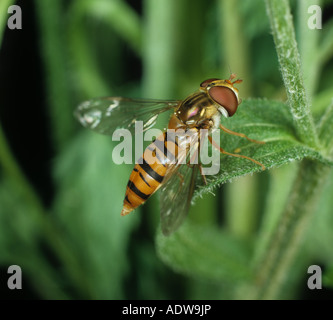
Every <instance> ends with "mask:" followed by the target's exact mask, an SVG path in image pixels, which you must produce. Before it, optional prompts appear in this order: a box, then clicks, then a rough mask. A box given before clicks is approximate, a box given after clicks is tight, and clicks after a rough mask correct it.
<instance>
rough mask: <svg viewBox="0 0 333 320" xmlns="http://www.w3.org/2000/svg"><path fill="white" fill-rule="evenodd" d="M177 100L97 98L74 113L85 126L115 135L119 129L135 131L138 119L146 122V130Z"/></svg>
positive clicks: (175, 104) (79, 107)
mask: <svg viewBox="0 0 333 320" xmlns="http://www.w3.org/2000/svg"><path fill="white" fill-rule="evenodd" d="M178 103H179V101H177V100H165V101H164V100H141V99H128V98H122V97H108V98H96V99H91V100H87V101H85V102H83V103H81V104H80V105H79V106H78V108H77V109H76V111H75V113H74V114H75V116H76V118H77V119H78V120H79V122H80V123H81V124H82V125H83V126H84V127H87V128H90V129H92V130H94V131H96V132H99V133H102V134H106V135H112V133H113V132H114V130H115V129H117V128H126V129H129V130H133V131H134V128H135V121H143V130H147V129H148V128H150V127H151V126H153V125H154V124H155V122H156V120H157V118H158V116H159V115H160V114H161V113H163V112H165V111H168V110H171V109H172V108H175V107H176V106H177V105H178Z"/></svg>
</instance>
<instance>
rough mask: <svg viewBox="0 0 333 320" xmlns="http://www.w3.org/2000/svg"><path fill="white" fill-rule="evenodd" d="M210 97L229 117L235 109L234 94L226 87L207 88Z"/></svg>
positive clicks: (235, 98)
mask: <svg viewBox="0 0 333 320" xmlns="http://www.w3.org/2000/svg"><path fill="white" fill-rule="evenodd" d="M209 95H210V97H211V98H212V99H213V100H214V101H215V102H216V103H218V104H219V105H220V106H222V107H224V109H226V110H227V112H228V114H229V117H231V116H232V115H234V113H235V112H236V111H237V107H238V100H237V96H236V94H235V93H234V92H233V91H232V90H231V89H229V88H227V87H212V88H210V89H209Z"/></svg>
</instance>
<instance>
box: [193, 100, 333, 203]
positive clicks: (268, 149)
mask: <svg viewBox="0 0 333 320" xmlns="http://www.w3.org/2000/svg"><path fill="white" fill-rule="evenodd" d="M223 125H224V126H225V127H227V128H229V129H231V130H233V131H236V132H241V133H244V134H246V135H247V136H248V137H250V138H252V139H256V140H260V141H264V142H265V144H256V143H252V142H249V141H247V140H246V139H244V138H240V137H237V136H234V135H228V134H226V133H224V132H223V133H222V137H221V147H222V148H223V149H224V150H226V151H228V152H233V151H234V150H235V149H237V148H240V149H241V152H240V154H243V155H246V156H248V157H251V158H253V159H255V160H257V161H259V162H261V163H262V164H264V165H265V167H266V168H267V169H270V168H273V167H277V166H281V165H283V164H285V163H288V162H292V161H295V160H301V159H304V158H310V159H316V160H318V161H320V162H323V163H326V164H332V159H331V158H328V157H325V156H324V155H323V154H321V153H320V152H319V151H317V150H315V149H313V148H311V147H309V146H307V145H305V144H304V143H302V142H300V141H299V140H298V139H297V137H296V133H295V130H294V128H293V121H292V116H291V114H290V112H289V108H288V107H287V105H285V104H284V103H282V102H278V101H270V100H264V99H248V100H245V101H243V102H242V104H241V105H240V106H239V109H238V111H237V113H236V114H235V115H234V116H233V117H232V118H228V119H225V120H223ZM261 170H262V169H261V167H260V166H258V165H256V164H255V163H253V162H251V161H249V160H246V159H241V158H235V157H231V156H225V155H222V156H221V163H220V171H219V173H218V174H217V175H211V176H207V177H206V178H207V185H203V183H202V181H201V178H200V177H198V185H199V186H198V188H197V190H196V191H195V193H194V197H193V200H195V199H196V198H197V197H198V196H202V195H203V194H204V193H207V192H210V191H212V190H213V189H214V188H215V187H217V186H219V185H221V184H222V183H225V182H227V181H229V180H231V179H233V178H236V177H239V176H242V175H245V174H248V173H253V172H261Z"/></svg>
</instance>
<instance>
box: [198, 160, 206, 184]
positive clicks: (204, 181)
mask: <svg viewBox="0 0 333 320" xmlns="http://www.w3.org/2000/svg"><path fill="white" fill-rule="evenodd" d="M199 169H200V175H201V178H202V181H203V183H204V184H205V185H207V179H206V176H205V175H204V173H203V172H202V165H201V164H199Z"/></svg>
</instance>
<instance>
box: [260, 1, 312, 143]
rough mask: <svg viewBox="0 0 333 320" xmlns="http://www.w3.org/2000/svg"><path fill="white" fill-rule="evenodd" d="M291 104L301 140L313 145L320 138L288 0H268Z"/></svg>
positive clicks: (269, 13) (268, 8)
mask: <svg viewBox="0 0 333 320" xmlns="http://www.w3.org/2000/svg"><path fill="white" fill-rule="evenodd" d="M266 8H267V12H268V16H269V19H270V24H271V29H272V33H273V38H274V42H275V47H276V51H277V55H278V59H279V64H280V68H281V73H282V78H283V82H284V86H285V88H286V90H287V97H288V104H289V107H290V111H291V114H292V116H293V120H294V124H295V128H296V132H297V135H298V137H299V139H300V140H301V141H302V142H304V143H306V144H308V145H309V146H311V147H316V146H318V138H317V133H316V130H315V126H314V123H313V119H312V116H311V114H310V107H309V103H308V100H307V95H306V91H305V87H304V80H303V76H302V69H301V61H300V56H299V53H298V49H297V43H296V39H295V31H294V26H293V20H292V15H291V13H290V7H289V2H288V0H266Z"/></svg>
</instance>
